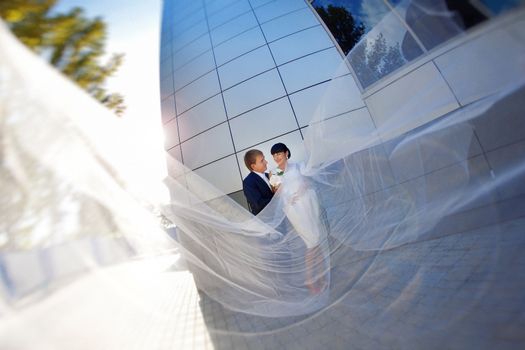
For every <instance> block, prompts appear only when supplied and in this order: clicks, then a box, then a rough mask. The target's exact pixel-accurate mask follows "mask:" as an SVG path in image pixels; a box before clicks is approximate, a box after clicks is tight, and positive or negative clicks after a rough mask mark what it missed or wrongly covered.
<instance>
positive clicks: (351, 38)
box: [315, 5, 365, 55]
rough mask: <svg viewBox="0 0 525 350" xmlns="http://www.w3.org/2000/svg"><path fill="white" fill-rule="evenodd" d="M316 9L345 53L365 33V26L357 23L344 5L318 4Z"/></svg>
mask: <svg viewBox="0 0 525 350" xmlns="http://www.w3.org/2000/svg"><path fill="white" fill-rule="evenodd" d="M315 10H316V11H317V13H318V14H319V16H320V17H321V18H322V20H323V21H324V23H325V24H326V26H327V27H328V29H330V31H331V32H332V35H333V36H334V38H335V40H336V41H337V43H338V44H339V46H340V47H341V49H342V50H343V52H344V54H345V55H346V54H348V53H349V52H350V50H352V48H353V47H354V46H355V44H357V42H358V41H359V39H360V38H361V36H362V35H363V34H364V32H365V26H364V25H363V24H362V23H359V24H358V23H356V21H355V19H354V17H353V16H352V14H351V13H350V12H348V10H347V9H346V8H345V7H342V6H333V5H328V6H327V7H326V8H324V7H322V6H316V7H315Z"/></svg>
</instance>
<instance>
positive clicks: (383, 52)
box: [348, 33, 406, 88]
mask: <svg viewBox="0 0 525 350" xmlns="http://www.w3.org/2000/svg"><path fill="white" fill-rule="evenodd" d="M348 58H349V61H350V63H351V64H352V68H353V69H354V72H355V73H356V75H357V77H358V78H359V81H360V82H361V84H362V85H363V87H365V88H366V87H368V86H370V85H371V84H373V83H374V82H376V81H377V80H379V79H381V78H382V77H384V76H385V75H387V74H389V73H391V72H393V71H394V70H396V69H397V68H399V67H401V66H403V65H404V64H405V63H406V60H405V59H404V58H403V56H402V55H401V50H400V48H399V43H396V44H395V45H388V44H387V41H386V39H385V37H384V36H383V33H379V34H378V35H377V37H376V38H375V39H374V40H371V39H370V38H368V40H363V41H361V42H360V43H359V44H358V45H357V46H356V47H355V48H354V49H353V50H352V52H351V53H350V55H349V56H348Z"/></svg>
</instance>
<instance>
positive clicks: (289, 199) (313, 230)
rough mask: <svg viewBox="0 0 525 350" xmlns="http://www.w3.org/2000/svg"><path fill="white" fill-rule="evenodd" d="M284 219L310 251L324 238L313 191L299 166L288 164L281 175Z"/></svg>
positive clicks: (319, 209)
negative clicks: (286, 219) (285, 218)
mask: <svg viewBox="0 0 525 350" xmlns="http://www.w3.org/2000/svg"><path fill="white" fill-rule="evenodd" d="M280 200H282V201H283V210H284V213H285V214H286V217H287V218H288V220H289V221H290V223H291V224H292V226H293V227H294V229H295V231H296V233H297V234H298V235H299V236H300V237H301V238H302V240H303V241H304V243H305V245H306V247H307V248H309V249H311V248H314V247H316V246H318V245H319V244H320V242H321V241H323V240H324V239H325V238H326V227H325V225H324V224H323V221H322V220H321V208H320V207H319V199H318V197H317V194H316V193H315V190H313V189H312V187H311V186H309V185H308V179H307V178H306V177H305V176H303V175H302V174H301V166H300V165H299V164H296V163H288V166H287V168H286V171H285V172H284V174H283V180H282V185H281V198H280Z"/></svg>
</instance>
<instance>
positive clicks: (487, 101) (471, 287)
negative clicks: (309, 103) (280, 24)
mask: <svg viewBox="0 0 525 350" xmlns="http://www.w3.org/2000/svg"><path fill="white" fill-rule="evenodd" d="M511 34H512V33H511ZM514 34H515V33H514ZM514 34H512V35H510V37H511V38H515V39H514V40H516V45H517V46H519V47H522V48H523V42H520V41H519V39H516V38H517V37H518V36H516V35H514ZM363 40H366V38H365V39H363ZM0 47H1V49H2V55H1V56H0V74H1V76H0V78H1V81H0V83H1V86H2V90H1V93H0V114H1V120H0V122H1V126H0V127H1V134H0V137H1V141H2V149H1V152H2V153H1V154H2V173H1V177H2V185H1V191H2V202H1V203H2V205H1V206H2V209H1V214H0V215H1V218H2V219H1V225H2V234H3V235H4V241H6V242H7V243H6V244H5V245H4V247H3V254H7V253H9V252H12V251H19V250H23V249H30V250H31V249H32V250H38V249H42V248H43V247H44V246H45V245H49V244H57V243H59V242H70V241H74V240H79V239H82V238H85V237H94V236H101V237H102V236H103V237H108V236H109V237H114V238H115V239H116V238H118V240H117V241H118V242H119V243H118V244H117V246H118V248H113V249H114V251H117V250H118V251H119V252H120V251H124V252H125V253H123V254H122V256H124V255H130V256H136V255H137V253H138V254H142V255H144V254H146V255H152V254H158V253H166V252H169V251H171V250H172V249H173V242H172V241H171V240H169V239H167V238H168V236H167V235H165V234H163V233H161V232H159V231H160V230H159V227H158V224H157V222H155V217H154V216H152V215H149V214H148V210H146V209H144V206H145V205H144V203H147V205H148V206H149V209H151V208H156V209H158V210H159V211H161V212H162V214H163V215H164V216H165V218H167V219H169V220H170V221H171V222H173V223H175V224H176V225H177V240H178V242H177V243H176V244H177V247H178V248H179V249H180V250H181V251H183V253H184V257H185V259H186V261H187V263H188V266H189V268H190V271H191V272H192V273H193V276H194V279H195V281H196V284H197V286H198V288H199V289H200V290H202V291H203V292H204V293H205V294H206V295H207V296H208V297H210V298H212V299H213V300H216V301H218V302H220V303H221V304H222V305H224V306H225V307H226V308H228V309H230V310H234V311H239V312H242V313H245V314H251V315H258V316H264V317H272V318H281V317H290V316H299V317H300V318H299V319H293V321H286V322H285V324H284V325H283V326H282V327H283V328H285V327H287V326H288V325H289V324H290V322H301V321H300V320H304V319H306V318H307V317H315V315H320V314H322V313H323V312H328V310H330V309H331V308H332V309H333V308H335V307H344V308H345V310H348V312H349V313H351V314H352V315H355V316H354V318H353V319H347V320H346V322H348V323H347V324H346V326H347V327H348V329H359V332H360V334H361V335H363V334H365V335H366V336H367V337H371V338H374V337H382V336H385V337H386V336H388V334H387V333H385V334H384V333H383V331H384V327H382V326H385V327H386V326H392V324H394V323H395V322H397V320H399V319H400V318H402V317H406V318H407V319H410V318H411V317H412V314H411V313H412V311H413V310H419V309H418V308H421V305H427V304H425V303H427V302H428V303H429V304H432V301H428V300H426V298H427V296H429V295H432V296H433V297H434V298H435V299H434V300H435V305H436V306H435V307H436V308H433V307H431V306H429V307H428V310H431V311H432V312H434V313H439V315H440V317H441V318H437V319H435V320H433V321H429V322H432V324H431V325H430V326H429V327H428V328H427V331H428V332H429V333H432V331H431V330H439V331H440V332H441V331H443V330H450V329H452V328H454V327H456V328H457V327H459V328H460V329H462V328H461V327H466V329H467V328H468V327H470V326H469V325H468V324H467V321H465V320H470V318H469V317H471V316H472V317H473V316H476V317H481V319H482V321H480V322H485V323H484V324H487V325H488V327H491V326H490V325H492V324H493V325H494V326H501V325H502V324H503V325H506V324H508V323H511V322H513V321H509V320H506V321H502V323H498V321H497V320H494V319H490V320H489V318H490V315H487V314H486V313H485V316H480V315H483V313H481V311H479V310H478V309H477V308H476V305H478V304H479V303H489V304H488V305H492V304H490V303H494V304H497V302H498V300H500V299H501V298H504V299H505V298H506V299H505V300H517V299H519V298H520V296H521V295H522V292H521V290H517V289H516V290H515V289H509V290H511V291H510V292H509V293H510V294H505V292H503V291H501V290H499V292H498V290H494V289H492V288H493V285H492V281H498V283H501V284H502V285H505V286H506V285H508V286H510V287H513V286H514V287H516V286H520V285H521V284H522V282H523V277H524V276H523V271H520V270H519V269H518V267H519V265H515V261H514V260H512V259H511V260H509V259H505V256H506V255H507V256H513V257H514V256H515V254H516V249H518V250H522V249H523V247H525V245H524V244H525V243H524V241H523V239H522V238H520V237H519V236H518V235H516V234H515V232H516V230H518V231H519V230H522V229H523V224H522V223H521V222H520V221H518V219H519V218H520V217H521V215H522V214H520V212H519V210H518V209H519V207H520V206H521V207H523V202H524V201H523V193H524V192H523V186H522V184H523V183H524V176H525V162H524V158H523V155H522V154H521V155H520V156H514V157H513V158H512V157H510V155H509V160H508V161H505V162H503V163H498V164H501V166H500V167H498V168H497V170H494V168H495V166H494V165H493V164H492V163H489V162H487V158H488V157H490V156H491V155H490V154H488V152H485V151H484V150H483V148H482V147H480V142H479V138H480V136H479V135H478V133H477V132H476V131H477V130H478V129H477V128H478V126H479V125H480V123H484V125H485V126H486V125H487V124H490V123H494V125H498V121H500V120H501V122H506V123H509V124H510V125H509V128H510V129H514V131H515V133H517V134H518V136H516V135H514V136H513V137H514V138H515V140H514V141H513V142H515V143H519V142H523V139H524V136H525V135H523V123H522V121H521V119H522V118H521V115H522V113H523V103H522V101H523V98H524V91H525V90H524V88H523V82H524V81H523V80H524V79H523V77H524V76H525V75H522V76H514V77H511V78H509V79H507V80H506V81H505V82H504V83H502V84H500V85H498V86H493V87H492V92H491V93H489V94H485V96H483V97H481V98H477V99H475V100H474V102H471V103H467V104H465V105H462V106H459V105H458V106H457V108H451V109H450V110H451V111H450V112H448V113H441V112H442V111H443V110H444V109H443V108H444V106H443V104H442V103H441V102H442V101H439V99H438V100H432V101H433V103H430V104H422V103H421V101H427V100H428V97H429V96H433V95H434V94H435V93H436V90H437V85H438V83H439V82H437V81H435V80H432V79H430V80H428V81H427V82H426V83H425V84H423V85H421V86H420V87H419V89H418V92H417V94H415V95H414V96H413V98H411V99H410V100H408V101H405V102H404V103H403V104H400V105H398V106H397V107H398V108H397V109H396V111H395V113H394V114H393V115H389V116H385V120H386V121H385V122H384V123H382V124H381V125H375V128H374V129H373V130H371V129H370V128H369V127H368V124H366V123H359V122H358V121H357V120H354V119H352V118H355V116H354V115H353V114H348V115H347V114H343V115H330V114H329V113H328V111H329V110H330V108H331V106H332V105H333V104H334V103H336V101H334V100H333V99H334V98H338V96H340V94H339V93H338V92H339V91H340V90H341V89H343V88H345V87H344V86H341V85H340V84H347V81H345V80H344V79H334V80H333V81H332V83H331V85H330V87H329V88H328V89H327V91H326V93H325V96H324V98H323V101H322V102H321V104H320V105H319V108H318V109H317V112H316V113H315V114H314V115H313V117H312V121H311V123H310V126H309V127H308V129H307V134H306V139H305V145H306V149H307V152H308V157H307V159H306V161H305V164H304V166H299V165H297V164H296V165H293V166H292V167H291V168H290V169H289V170H288V171H287V172H286V173H285V175H284V178H283V183H282V189H281V190H280V191H279V192H278V193H277V194H276V195H275V197H274V199H273V200H272V202H271V203H270V204H269V205H268V206H267V207H266V208H265V209H264V210H263V211H262V212H261V213H260V214H259V215H258V216H256V217H254V216H252V215H251V214H250V213H249V212H248V211H247V210H246V209H245V208H243V207H242V206H240V205H239V204H237V203H236V202H235V201H233V200H232V199H231V198H230V197H229V196H227V195H226V194H224V193H221V191H219V190H218V189H216V188H215V187H214V186H213V185H212V184H210V183H208V182H206V181H204V180H203V179H202V178H200V177H199V176H198V175H197V174H195V173H194V172H191V171H190V170H189V169H187V168H186V167H184V165H183V164H181V163H179V162H178V161H177V160H175V159H169V160H168V166H169V167H170V172H171V174H175V175H174V176H172V177H170V178H168V179H166V181H165V185H166V187H167V188H168V189H169V193H170V201H169V202H161V201H160V200H158V199H157V198H151V197H149V198H148V197H146V196H145V195H144V193H138V192H137V191H134V187H133V180H132V178H133V177H131V176H129V175H130V173H132V174H133V175H136V173H135V170H136V167H134V166H132V165H133V154H130V152H129V147H131V146H130V143H126V142H125V141H124V140H125V139H126V138H121V137H120V136H119V135H121V133H123V131H122V129H121V128H120V125H118V124H119V123H118V122H114V121H112V120H111V117H109V116H107V115H106V114H107V112H105V111H103V109H102V108H101V107H99V106H98V105H97V104H96V103H95V102H93V101H92V100H91V99H89V98H88V97H86V96H85V95H84V93H82V92H81V91H80V90H78V89H77V88H76V87H74V86H73V85H72V84H70V83H68V82H67V81H65V79H64V78H62V77H60V76H59V75H58V74H57V73H56V72H54V71H53V70H52V69H50V68H49V67H46V66H45V65H44V64H43V63H42V62H40V61H38V59H37V58H35V57H33V56H32V55H31V54H30V53H29V52H26V50H25V49H24V48H22V47H21V46H20V45H19V44H18V43H16V42H15V40H14V39H13V38H12V37H11V36H10V34H9V33H8V32H7V30H6V29H5V28H4V27H3V26H2V28H1V29H0ZM521 52H522V53H523V49H522V50H521ZM349 57H350V58H351V57H352V53H350V55H349ZM524 57H525V56H523V55H522V56H520V57H515V59H516V60H517V61H519V60H522V61H523V59H524ZM494 69H495V70H497V69H498V68H497V67H494ZM362 108H364V109H366V107H365V106H364V104H363V107H362ZM426 116H434V117H435V116H440V117H439V118H430V119H428V118H426ZM345 118H348V119H345ZM520 118H521V119H520ZM354 121H355V123H354ZM346 122H348V123H346ZM113 124H115V125H113ZM341 125H347V126H348V125H349V126H351V127H347V128H341ZM483 130H484V131H486V130H487V128H486V127H485V129H483ZM505 130H508V129H505ZM478 132H479V130H478ZM489 135H490V133H489ZM487 137H488V136H487ZM114 140H120V141H119V142H114ZM137 142H138V140H137ZM127 147H128V148H127ZM495 149H496V148H495ZM292 151H293V150H292ZM491 166H492V167H493V168H491ZM154 186H155V185H154V184H153V183H152V188H154ZM512 203H514V205H511V204H512ZM511 212H512V215H511V214H510V213H511ZM505 213H509V215H508V216H506V214H505ZM508 222H514V223H515V225H517V226H514V228H512V227H511V228H509V227H507V226H505V225H506V224H505V223H508ZM516 227H517V228H516ZM476 230H478V231H480V230H481V231H483V230H488V231H490V232H489V234H487V235H484V236H482V237H484V238H479V240H480V241H479V242H478V241H476V242H477V243H473V241H472V237H478V236H477V235H478V233H479V232H478V231H476ZM481 231H480V232H481ZM472 232H478V233H476V234H472ZM479 234H480V235H481V233H479ZM451 237H452V238H453V239H454V242H456V244H452V243H450V239H451ZM483 239H484V240H485V242H491V243H490V244H491V245H492V247H493V250H492V251H490V252H488V253H487V254H488V256H487V255H486V254H481V253H479V251H477V250H476V249H477V248H476V247H479V246H480V245H482V244H483V243H482V242H481V241H483ZM507 241H509V242H514V243H513V245H509V244H507V243H506V242H507ZM429 242H432V243H433V244H428V243H429ZM434 243H435V244H434ZM445 243H446V244H445ZM440 244H442V245H443V246H446V247H448V248H443V250H440V248H439V247H440ZM122 247H125V249H122ZM414 247H416V248H414ZM412 248H414V249H413V250H410V249H412ZM484 252H485V251H484ZM478 253H479V254H478ZM119 254H121V253H119ZM91 263H92V264H100V261H96V259H95V260H93V261H92V262H91ZM443 266H446V267H447V269H446V270H444V269H445V267H443ZM454 267H460V269H459V270H454ZM397 268H398V269H397ZM501 271H512V272H513V273H514V274H515V279H514V280H513V281H511V279H510V278H511V277H509V276H508V275H506V274H503V273H500V272H501ZM438 275H439V277H436V276H438ZM473 276H474V277H473ZM27 278H28V279H31V277H30V276H29V277H27ZM57 278H58V276H57ZM471 278H474V280H472V279H471ZM459 280H462V281H463V282H461V283H460V282H458V281H459ZM438 281H439V282H438ZM469 281H471V282H469ZM472 281H477V282H475V283H474V282H472ZM5 283H6V282H5V281H4V284H5ZM28 283H29V284H30V282H28ZM469 283H474V284H469ZM513 283H518V284H513ZM510 287H509V288H510ZM38 288H42V287H38ZM38 288H37V289H38ZM391 288H393V289H391ZM435 288H438V291H436V289H435ZM467 292H468V294H469V295H471V296H472V297H471V298H470V299H469V298H465V293H467ZM382 293H383V294H382ZM440 293H441V294H440ZM7 294H8V293H7V292H6V293H4V301H5V303H6V305H9V303H10V302H11V300H12V299H13V296H11V297H7ZM371 295H374V298H376V299H374V302H373V305H369V304H367V300H368V298H369V297H370V298H371ZM378 295H380V296H382V299H381V298H379V299H378ZM14 298H15V299H16V295H15V296H14ZM440 298H445V299H441V300H447V301H448V302H449V303H448V304H444V303H443V302H441V301H438V300H440ZM342 300H345V304H344V305H342V304H341V302H342ZM378 300H382V302H383V303H384V305H381V306H379V304H378V303H380V301H378ZM509 303H512V301H509ZM364 304H366V305H369V307H367V308H362V305H364ZM522 307H523V303H521V302H520V304H519V308H521V309H520V310H521V311H520V312H522V311H523V309H522ZM7 308H9V306H7ZM438 309H439V310H438ZM425 310H426V311H428V310H427V309H425ZM313 312H317V314H312V313H313ZM432 312H429V313H428V315H423V316H422V317H424V318H426V317H428V318H429V319H430V318H431V316H430V314H431V313H432ZM414 314H417V311H414ZM303 315H304V316H303ZM312 315H314V316H312ZM402 315H404V316H402ZM301 317H304V318H301ZM483 317H486V318H483ZM298 320H299V321H298ZM364 320H371V321H370V322H368V323H367V322H365V321H364ZM287 322H288V323H287ZM491 322H492V323H491ZM516 322H518V321H516ZM381 325H382V326H381ZM403 329H404V330H403V332H404V333H403V334H401V335H400V336H402V337H405V339H407V340H408V339H411V338H410V337H414V336H416V335H417V333H418V332H419V330H418V328H417V327H416V326H414V327H409V326H406V327H405V328H403ZM468 330H469V331H471V330H472V328H468ZM262 331H267V329H262ZM425 332H426V331H425ZM474 333H475V332H474ZM474 336H477V335H476V334H474ZM428 339H432V337H431V336H430V338H428ZM462 339H467V341H468V339H471V338H469V335H465V336H464V338H462Z"/></svg>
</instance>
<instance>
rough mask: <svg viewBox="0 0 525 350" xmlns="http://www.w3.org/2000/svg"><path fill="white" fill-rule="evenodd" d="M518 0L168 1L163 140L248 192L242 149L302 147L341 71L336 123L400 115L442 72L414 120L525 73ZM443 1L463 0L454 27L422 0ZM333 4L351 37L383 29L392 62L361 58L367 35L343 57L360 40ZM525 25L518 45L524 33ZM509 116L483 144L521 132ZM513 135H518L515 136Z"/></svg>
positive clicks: (233, 189) (197, 166)
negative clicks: (426, 107) (508, 125)
mask: <svg viewBox="0 0 525 350" xmlns="http://www.w3.org/2000/svg"><path fill="white" fill-rule="evenodd" d="M471 3H472V4H471ZM520 3H522V2H520V1H515V0H510V1H490V0H481V1H457V2H451V1H442V2H433V1H428V0H414V1H400V0H390V1H382V0H381V1H377V0H373V1H365V0H361V1H313V3H311V2H310V1H305V0H278V1H276V0H273V1H272V0H198V1H195V0H180V1H164V9H163V20H162V37H161V55H160V60H161V65H160V67H161V70H160V77H161V98H162V122H163V126H164V130H165V137H166V143H165V148H166V150H167V152H168V153H169V155H171V156H172V157H174V158H176V159H178V160H181V161H182V162H183V163H184V164H185V165H186V166H187V167H189V168H190V169H192V170H194V171H195V172H196V173H197V174H199V175H201V176H202V177H204V178H205V179H207V180H209V181H210V182H211V183H213V184H214V185H215V186H217V187H218V188H219V189H221V190H222V191H223V192H225V193H228V194H230V195H231V196H232V197H233V198H234V199H236V200H237V201H239V202H240V203H244V196H243V194H242V178H243V177H244V176H245V175H246V174H247V170H246V169H245V167H244V164H243V161H242V157H243V154H244V152H245V151H246V150H247V149H250V148H252V147H255V148H259V149H261V150H263V151H264V152H265V153H266V155H267V159H269V160H270V161H269V163H270V165H272V164H271V163H272V161H271V157H269V149H270V147H271V145H272V144H273V143H275V142H285V143H286V144H288V145H289V147H290V148H291V149H292V150H293V151H294V152H293V153H294V159H295V160H298V159H301V158H303V157H304V152H305V150H304V146H303V144H302V141H303V139H304V133H305V131H306V128H307V126H308V122H309V120H310V118H311V117H312V115H313V113H314V111H315V109H316V107H317V106H318V104H319V101H320V100H321V98H322V94H323V92H324V91H325V89H326V86H327V84H329V83H330V82H331V80H332V79H334V78H337V79H341V80H344V83H343V84H339V86H341V89H340V91H338V94H339V95H340V96H339V97H340V98H337V99H336V100H337V102H334V103H332V104H331V105H330V108H328V110H325V111H324V113H327V114H329V115H331V116H332V115H333V116H336V117H335V118H333V123H334V126H335V127H337V128H352V127H353V126H355V125H358V126H359V127H362V128H363V127H364V128H370V130H371V131H372V130H374V129H375V128H376V127H378V126H381V125H382V124H383V123H387V122H388V123H395V118H402V116H400V115H398V114H396V113H394V111H395V109H396V108H397V106H399V104H403V103H404V102H405V101H408V100H409V99H410V98H411V97H412V96H413V94H414V93H416V92H417V91H418V89H419V87H420V86H422V85H424V84H427V83H428V82H429V81H433V82H436V83H435V89H434V91H433V92H432V95H431V96H426V97H423V98H422V100H421V103H422V104H433V105H434V108H433V113H431V114H428V113H422V114H421V115H417V122H416V123H415V124H414V125H413V126H411V127H414V128H415V127H417V126H419V125H422V124H424V123H427V122H429V121H431V120H433V119H435V118H438V117H440V116H442V115H444V114H446V113H449V112H451V111H453V110H455V109H459V108H461V107H462V106H464V105H467V104H469V103H471V102H473V101H476V100H478V99H480V98H482V97H485V96H487V95H490V94H491V93H493V92H494V91H495V89H497V88H498V87H499V86H500V85H501V84H503V83H506V82H508V81H509V79H512V77H516V76H521V75H522V74H523V69H522V67H520V66H519V65H518V64H517V63H516V62H515V60H513V59H512V58H513V57H516V55H519V54H523V52H524V51H525V44H524V43H525V40H523V30H522V29H523V27H524V25H523V23H524V20H525V15H524V11H523V7H521V8H520ZM341 4H343V5H341ZM439 4H446V6H448V7H450V10H451V11H454V12H456V13H457V14H458V16H459V17H461V18H459V19H458V20H461V21H462V23H464V25H465V26H466V27H467V30H466V31H463V30H462V31H456V30H455V28H454V27H451V26H448V27H447V26H446V25H445V24H442V23H440V22H439V21H440V20H441V19H440V18H439V17H435V18H429V16H430V17H431V16H432V11H430V12H425V13H423V12H421V11H420V10H419V9H420V8H421V6H419V5H424V7H426V8H430V9H432V6H440V5H439ZM329 5H335V6H338V8H339V9H340V10H342V11H347V13H350V14H351V15H352V16H353V19H354V20H355V23H353V30H354V31H355V33H354V37H355V38H354V39H358V38H359V36H360V35H364V34H365V33H366V34H367V35H368V38H372V39H374V38H375V40H376V41H375V43H378V42H380V41H382V44H384V45H385V47H386V49H387V50H390V51H389V52H390V53H392V55H391V57H392V59H391V60H390V61H389V63H388V64H386V63H385V64H383V65H382V66H381V69H378V68H377V67H376V68H374V67H370V66H368V67H367V66H365V65H363V62H364V60H360V59H359V57H354V59H352V58H353V57H352V55H358V54H359V53H360V52H361V54H363V53H366V52H368V53H370V50H371V48H373V43H372V44H371V42H370V40H364V41H361V42H360V44H359V45H365V47H363V48H362V50H354V51H352V54H351V55H350V56H349V61H350V62H352V63H351V64H345V63H344V62H345V61H344V60H343V58H344V56H345V54H346V53H347V52H348V51H349V50H350V48H351V47H352V45H353V44H355V43H348V35H346V37H345V35H344V34H345V33H343V34H341V33H339V32H337V29H336V26H334V24H333V21H331V19H330V18H329V7H328V6H329ZM441 6H444V5H441ZM314 7H315V8H314ZM370 9H372V10H373V11H370ZM509 9H513V10H514V11H508V10H509ZM316 10H317V11H316ZM437 10H439V9H437ZM323 11H324V13H323ZM367 11H368V12H367ZM429 13H430V14H429ZM327 16H328V17H327ZM321 17H323V18H325V20H326V23H327V25H325V24H324V22H323V20H321ZM358 23H361V27H359V25H358ZM425 23H434V25H436V26H437V27H439V28H440V32H439V35H435V34H436V33H435V32H434V33H432V34H433V35H428V32H429V31H428V28H426V27H425ZM330 26H332V28H333V29H334V30H333V34H332V32H331V31H330V30H329V29H328V28H329V27H330ZM382 26H388V28H389V30H388V31H387V32H388V33H389V34H387V35H385V36H377V37H376V36H375V34H374V31H375V30H377V28H381V27H382ZM502 28H504V29H505V30H499V29H502ZM509 32H510V33H515V37H514V38H512V37H509ZM347 34H348V33H347ZM517 37H518V38H521V40H518V42H520V43H521V45H516V38H517ZM367 44H368V45H369V47H368V48H367V47H366V45H367ZM376 47H377V46H376ZM368 61H371V59H370V57H369V59H368V60H367V62H368ZM495 66H497V67H498V69H494V67H495ZM374 69H375V71H374ZM480 72H481V74H480ZM500 83H501V84H500ZM411 112H412V113H417V111H411ZM385 116H388V118H386V119H385ZM479 127H480V128H481V129H482V130H483V128H484V127H489V126H488V125H487V126H484V125H480V126H479ZM502 128H503V126H500V125H498V124H497V123H496V124H495V126H494V125H493V126H490V131H491V132H490V134H488V135H489V136H487V138H486V139H485V138H484V137H483V135H484V133H483V131H480V132H479V133H478V134H479V135H478V136H479V144H478V145H476V147H477V148H476V149H479V151H480V153H484V152H490V151H491V150H496V149H497V150H498V152H502V148H501V145H502V144H503V145H506V144H515V143H516V142H517V141H520V142H523V140H522V139H521V136H520V135H521V134H520V133H519V132H518V133H516V135H514V136H513V135H512V133H511V135H509V134H508V133H506V131H505V130H503V129H502ZM406 131H409V129H407V130H400V132H401V133H402V132H406ZM509 137H510V138H511V139H512V138H513V137H515V138H516V140H513V141H512V142H510V141H509ZM508 141H509V142H508ZM509 147H515V146H509ZM509 152H510V153H512V152H511V151H510V150H509ZM509 152H507V153H509ZM510 153H509V154H510ZM485 159H487V157H485Z"/></svg>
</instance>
